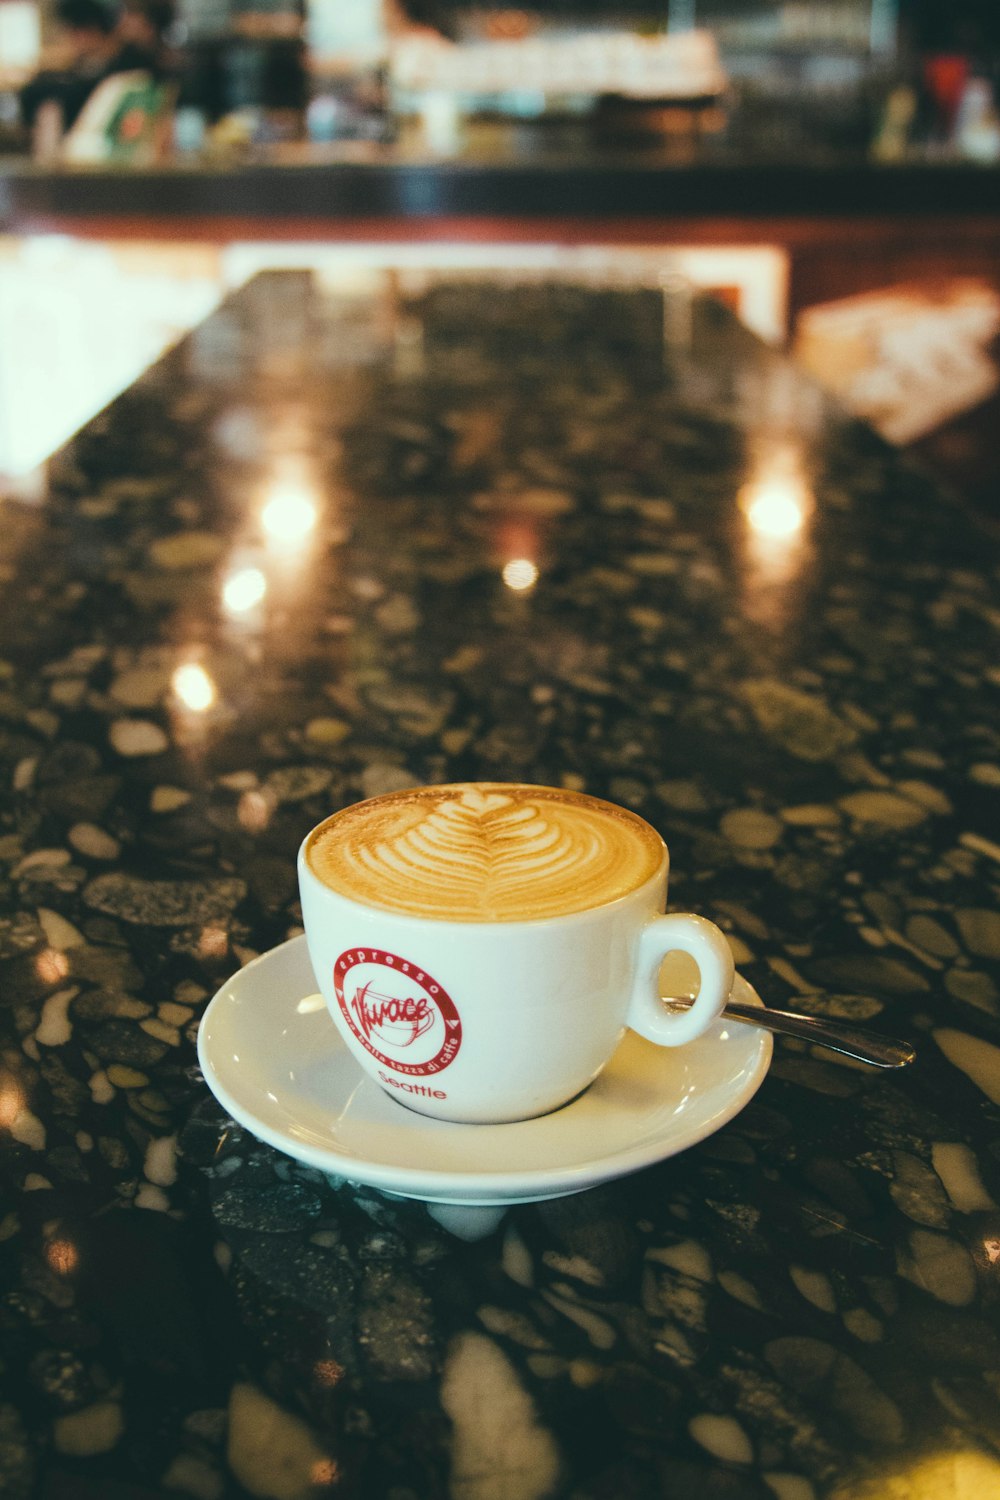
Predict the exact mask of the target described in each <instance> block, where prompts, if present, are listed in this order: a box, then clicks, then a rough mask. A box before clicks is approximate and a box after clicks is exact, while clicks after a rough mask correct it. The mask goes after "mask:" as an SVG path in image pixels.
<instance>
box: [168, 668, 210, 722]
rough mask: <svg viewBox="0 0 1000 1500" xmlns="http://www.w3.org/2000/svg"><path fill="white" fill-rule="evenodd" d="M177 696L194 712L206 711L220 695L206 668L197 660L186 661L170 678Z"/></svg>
mask: <svg viewBox="0 0 1000 1500" xmlns="http://www.w3.org/2000/svg"><path fill="white" fill-rule="evenodd" d="M170 686H171V687H172V688H173V690H174V692H175V694H176V695H177V697H178V698H179V699H180V700H181V702H182V703H183V704H184V707H185V708H189V709H190V710H191V711H192V713H205V712H206V710H207V709H210V708H211V707H212V704H213V703H214V702H215V700H216V698H217V697H218V690H217V688H216V686H215V683H214V682H213V681H212V678H211V677H209V675H208V673H207V672H206V671H205V668H204V667H203V666H201V665H199V663H198V662H196V661H189V662H184V663H183V664H182V665H181V666H179V667H178V668H177V670H176V672H175V673H174V675H173V677H171V679H170Z"/></svg>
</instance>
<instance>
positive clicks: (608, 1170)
mask: <svg viewBox="0 0 1000 1500" xmlns="http://www.w3.org/2000/svg"><path fill="white" fill-rule="evenodd" d="M305 942H306V940H305V936H304V934H298V935H296V936H294V937H291V938H288V939H286V940H285V941H284V942H282V943H279V944H277V945H276V946H275V947H273V948H270V949H268V950H267V951H266V952H264V953H262V954H259V955H258V956H257V957H256V958H254V959H252V960H251V961H250V963H248V964H246V965H245V966H244V967H243V968H241V969H238V970H236V972H235V973H234V974H232V975H230V976H229V978H228V979H227V980H226V981H225V982H224V983H223V984H222V985H221V986H220V987H219V989H218V990H217V991H216V993H215V994H214V995H213V996H212V999H211V1000H210V1001H209V1003H208V1005H207V1006H206V1007H205V1010H204V1013H203V1015H202V1018H201V1022H200V1024H199V1027H198V1041H197V1052H198V1062H199V1065H200V1067H201V1071H202V1074H203V1076H204V1079H205V1083H206V1085H207V1086H208V1088H209V1090H210V1092H211V1093H212V1094H213V1095H214V1096H215V1098H216V1099H217V1100H218V1101H219V1103H220V1104H221V1105H222V1106H223V1107H224V1108H225V1109H226V1111H227V1112H228V1113H229V1115H230V1116H231V1117H232V1119H234V1120H235V1121H236V1122H237V1124H239V1125H241V1126H243V1128H244V1129H246V1130H248V1131H249V1132H250V1134H252V1135H253V1136H255V1137H256V1138H257V1139H258V1140H261V1141H264V1142H265V1144H267V1145H269V1146H271V1147H273V1148H274V1149H275V1150H277V1151H280V1152H282V1154H283V1155H285V1156H290V1157H291V1158H292V1159H294V1160H296V1161H299V1162H301V1163H303V1164H304V1165H306V1166H310V1167H313V1168H315V1169H316V1170H318V1171H321V1172H324V1173H327V1174H329V1175H331V1176H336V1177H340V1178H343V1179H345V1180H346V1181H348V1182H354V1183H358V1184H360V1185H363V1186H366V1187H372V1188H376V1189H378V1190H379V1191H382V1192H387V1193H392V1194H395V1195H397V1196H399V1197H403V1198H413V1199H417V1200H419V1201H422V1202H430V1203H450V1204H455V1205H461V1204H467V1205H470V1206H472V1205H475V1206H492V1205H495V1206H500V1205H504V1204H506V1205H513V1204H516V1203H531V1202H539V1201H544V1200H546V1199H550V1198H560V1197H568V1196H570V1195H571V1194H574V1193H578V1192H583V1191H586V1190H587V1189H588V1188H592V1187H597V1186H599V1185H601V1184H602V1183H606V1182H609V1181H612V1180H614V1179H616V1178H620V1177H626V1176H630V1175H631V1174H633V1173H634V1172H639V1171H642V1170H644V1169H645V1168H647V1167H652V1166H655V1165H657V1164H658V1163H659V1162H662V1161H667V1160H669V1159H670V1158H671V1157H672V1156H677V1155H680V1153H681V1152H683V1151H687V1150H689V1149H690V1148H691V1147H692V1146H696V1145H698V1144H700V1142H701V1141H703V1140H706V1139H707V1138H708V1137H709V1136H711V1135H714V1134H715V1133H716V1132H717V1131H718V1130H721V1129H722V1127H723V1126H724V1125H727V1124H728V1123H729V1121H730V1120H732V1119H733V1118H735V1116H736V1115H738V1114H739V1113H740V1112H741V1111H742V1110H743V1109H745V1108H746V1106H747V1104H749V1102H750V1100H751V1099H752V1098H753V1096H754V1095H755V1094H756V1093H757V1091H758V1089H759V1088H760V1086H761V1084H762V1083H763V1081H764V1079H765V1078H766V1076H767V1073H768V1070H769V1068H770V1065H771V1058H772V1054H773V1039H772V1037H771V1035H770V1033H769V1032H766V1031H760V1032H758V1033H757V1044H756V1055H755V1056H751V1055H750V1053H749V1048H750V1047H751V1046H752V1042H751V1041H750V1039H749V1034H748V1043H747V1045H748V1059H747V1063H746V1065H745V1067H746V1068H747V1069H748V1071H747V1075H746V1078H745V1079H744V1081H743V1082H742V1084H740V1085H739V1086H738V1087H733V1088H730V1089H729V1090H728V1091H727V1092H726V1094H725V1097H724V1098H723V1099H722V1100H721V1101H720V1106H719V1108H718V1109H717V1110H715V1111H714V1112H713V1113H712V1114H711V1115H710V1116H709V1117H708V1118H707V1119H705V1120H703V1121H702V1122H700V1124H698V1125H697V1126H695V1127H694V1128H693V1129H692V1130H691V1131H690V1132H689V1133H688V1134H685V1135H684V1137H683V1139H682V1140H681V1141H680V1142H679V1143H678V1144H676V1145H671V1143H670V1132H660V1133H659V1134H655V1135H654V1136H653V1137H652V1138H651V1139H647V1140H646V1141H645V1142H644V1144H643V1145H642V1146H633V1147H631V1148H625V1149H624V1150H618V1151H616V1152H614V1153H612V1154H610V1155H606V1156H602V1155H594V1156H590V1157H589V1158H588V1159H587V1160H585V1161H581V1162H579V1163H577V1164H574V1165H572V1166H560V1167H552V1168H545V1167H539V1168H535V1169H529V1170H525V1169H523V1168H521V1169H516V1170H511V1171H503V1172H496V1171H492V1172H473V1171H471V1170H470V1169H469V1168H467V1167H465V1168H462V1169H460V1170H459V1169H454V1168H452V1169H442V1168H439V1167H438V1168H417V1167H411V1166H393V1165H392V1164H391V1163H385V1162H378V1161H372V1160H370V1159H368V1158H365V1157H363V1156H349V1155H347V1154H346V1153H342V1152H339V1151H337V1150H336V1149H334V1148H323V1147H317V1146H313V1145H310V1144H309V1143H307V1142H304V1141H301V1142H300V1141H298V1140H296V1139H295V1137H294V1136H293V1135H290V1134H288V1133H287V1132H286V1131H285V1130H282V1129H278V1128H276V1127H274V1126H271V1125H269V1124H268V1123H267V1121H266V1120H265V1119H263V1118H262V1117H261V1115H259V1114H257V1113H255V1112H254V1111H253V1110H252V1109H251V1108H250V1107H249V1106H247V1105H245V1104H244V1103H242V1102H241V1101H240V1100H239V1099H237V1098H236V1097H235V1096H234V1095H233V1094H232V1093H231V1091H230V1090H229V1088H228V1087H227V1085H226V1084H225V1083H224V1082H223V1081H222V1079H221V1078H220V1076H219V1070H218V1067H217V1066H216V1064H215V1063H214V1062H213V1061H212V1059H211V1056H210V1049H211V1035H210V1033H211V1024H210V1023H211V1018H212V1015H213V1012H216V1013H217V1017H218V1016H221V1015H222V1013H223V1012H224V1011H225V1010H226V1008H227V1007H228V1006H232V1005H233V1004H234V1003H236V1002H237V1001H238V996H237V995H236V994H235V993H234V986H241V985H242V984H243V982H244V981H245V980H248V979H251V975H252V971H253V970H256V969H258V968H268V967H270V966H272V965H276V964H278V963H280V962H281V961H282V960H283V959H284V960H286V961H287V959H288V958H289V957H290V956H291V955H290V953H289V951H288V950H299V949H304V948H305ZM305 958H306V962H307V963H308V962H309V959H308V951H307V952H306V954H305ZM310 967H311V966H310ZM314 978H315V976H314ZM251 982H252V980H251ZM734 984H738V985H740V986H741V987H742V988H743V989H744V991H745V993H744V994H743V995H741V996H740V998H741V1000H742V1001H744V1003H748V1004H752V1005H756V1006H759V1007H760V1008H761V1009H764V1008H765V1007H764V1003H763V1001H762V1000H761V998H760V996H759V995H758V994H757V992H756V990H754V988H753V986H752V985H751V984H750V983H749V981H748V980H746V979H744V977H743V976H742V975H741V974H739V973H738V972H737V974H736V979H735V981H734ZM316 993H318V990H317V991H316ZM329 1019H330V1038H331V1044H332V1048H334V1049H337V1050H339V1051H342V1052H343V1053H344V1054H345V1055H346V1057H347V1060H348V1061H349V1062H350V1063H351V1064H352V1065H353V1066H354V1067H355V1068H356V1069H357V1075H358V1079H359V1080H366V1081H369V1082H370V1081H371V1080H369V1079H368V1075H367V1074H365V1073H364V1071H363V1070H362V1069H361V1068H360V1066H359V1065H358V1064H357V1063H356V1062H355V1060H354V1059H353V1057H352V1056H351V1054H350V1052H349V1051H348V1049H347V1047H346V1046H345V1044H344V1041H343V1039H342V1037H341V1036H340V1033H339V1032H338V1031H337V1029H336V1027H335V1025H334V1023H333V1020H332V1018H329ZM720 1024H722V1023H721V1022H716V1023H715V1025H716V1026H718V1025H720ZM712 1029H713V1028H710V1030H709V1031H708V1032H707V1033H706V1036H711V1032H712ZM698 1040H701V1038H699V1039H698ZM650 1045H653V1044H650ZM386 1097H387V1098H389V1099H391V1102H392V1103H393V1104H395V1105H396V1107H397V1108H398V1109H400V1110H401V1111H402V1117H401V1121H400V1124H401V1125H404V1124H405V1123H406V1122H407V1121H408V1120H409V1121H411V1122H414V1123H419V1124H420V1126H421V1127H422V1128H427V1127H430V1128H431V1129H432V1130H439V1131H446V1132H453V1131H462V1132H469V1131H476V1132H478V1131H484V1130H491V1131H492V1130H502V1129H505V1128H506V1126H505V1125H503V1124H491V1123H483V1124H477V1123H476V1124H474V1123H469V1122H465V1123H463V1122H458V1121H450V1120H438V1119H436V1118H435V1117H434V1116H432V1115H426V1114H423V1113H422V1112H420V1111H418V1110H410V1109H407V1108H406V1106H405V1105H403V1104H401V1103H400V1101H399V1100H397V1099H393V1098H392V1096H391V1095H388V1094H387V1095H386ZM579 1097H580V1098H584V1097H586V1095H585V1094H584V1095H581V1096H579ZM576 1103H577V1101H576V1100H571V1101H570V1102H569V1103H568V1104H565V1105H563V1106H562V1107H561V1110H560V1111H552V1112H550V1114H546V1115H541V1116H539V1117H538V1118H537V1120H520V1121H513V1122H511V1123H512V1124H514V1125H518V1126H520V1127H521V1128H525V1127H528V1128H530V1127H532V1126H536V1127H538V1128H544V1123H545V1121H547V1120H549V1119H550V1118H551V1115H552V1114H553V1113H561V1112H562V1110H568V1109H572V1108H573V1107H574V1105H575V1104H576ZM664 1147H666V1148H667V1149H663V1148H664Z"/></svg>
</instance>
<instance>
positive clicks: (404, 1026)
mask: <svg viewBox="0 0 1000 1500" xmlns="http://www.w3.org/2000/svg"><path fill="white" fill-rule="evenodd" d="M333 987H334V990H335V992H336V995H337V1003H338V1005H339V1006H340V1010H341V1014H342V1015H343V1017H344V1020H345V1021H346V1022H347V1024H348V1026H349V1027H350V1029H351V1032H352V1034H353V1035H354V1036H355V1037H356V1038H357V1040H358V1041H359V1042H360V1043H361V1045H362V1047H364V1048H365V1050H366V1051H368V1052H370V1053H371V1055H372V1057H377V1058H378V1060H379V1062H383V1063H385V1064H386V1065H387V1066H388V1067H390V1068H393V1069H394V1070H395V1071H396V1072H397V1073H409V1074H417V1075H419V1076H421V1077H424V1076H426V1075H427V1074H434V1073H440V1072H441V1071H442V1070H443V1069H444V1068H446V1067H447V1066H448V1064H449V1063H450V1062H453V1061H454V1060H455V1058H456V1057H457V1055H458V1049H459V1047H461V1045H462V1022H461V1020H460V1019H459V1014H458V1011H457V1010H456V1008H455V1003H454V1001H453V1000H452V998H451V996H450V995H449V994H448V992H447V991H446V990H444V989H442V988H441V986H440V985H439V984H438V983H437V981H436V980H435V979H433V978H432V977H431V975H430V974H428V973H426V971H425V970H424V969H421V968H420V967H419V965H418V964H414V963H410V962H409V960H408V959H405V958H400V956H399V954H398V953H387V952H386V951H385V949H384V948H348V949H347V950H346V951H345V952H343V953H342V954H341V955H340V957H339V958H338V959H337V961H336V963H335V964H334V966H333Z"/></svg>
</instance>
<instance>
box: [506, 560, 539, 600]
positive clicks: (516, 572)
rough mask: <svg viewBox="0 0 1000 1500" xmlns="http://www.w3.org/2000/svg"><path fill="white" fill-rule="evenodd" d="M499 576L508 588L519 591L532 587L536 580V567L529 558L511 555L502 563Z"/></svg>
mask: <svg viewBox="0 0 1000 1500" xmlns="http://www.w3.org/2000/svg"><path fill="white" fill-rule="evenodd" d="M500 576H501V578H502V579H503V581H504V583H505V584H506V585H507V587H508V588H509V589H514V590H515V591H516V592H518V593H521V592H523V591H524V590H525V589H530V588H534V586H535V584H536V583H537V582H538V569H537V568H536V567H535V564H534V563H533V562H532V561H531V559H530V558H527V557H512V558H511V560H510V562H507V563H504V566H503V571H502V573H501V575H500Z"/></svg>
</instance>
